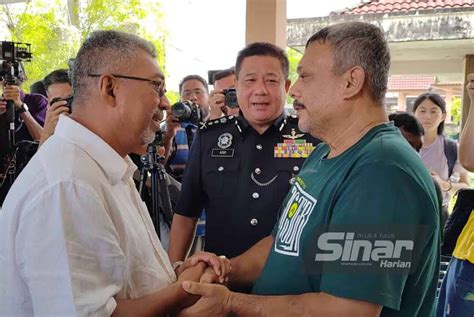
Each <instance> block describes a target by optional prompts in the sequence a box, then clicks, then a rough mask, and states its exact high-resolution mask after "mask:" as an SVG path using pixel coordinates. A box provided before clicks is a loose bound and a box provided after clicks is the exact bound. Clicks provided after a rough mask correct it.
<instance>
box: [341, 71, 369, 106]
mask: <svg viewBox="0 0 474 317" xmlns="http://www.w3.org/2000/svg"><path fill="white" fill-rule="evenodd" d="M343 78H344V93H343V97H344V98H345V99H349V98H352V97H354V96H355V95H357V94H358V93H360V92H361V90H362V88H363V87H364V83H365V71H364V69H363V68H362V67H360V66H355V67H352V68H351V69H350V70H348V71H347V72H346V73H345V74H344V75H343Z"/></svg>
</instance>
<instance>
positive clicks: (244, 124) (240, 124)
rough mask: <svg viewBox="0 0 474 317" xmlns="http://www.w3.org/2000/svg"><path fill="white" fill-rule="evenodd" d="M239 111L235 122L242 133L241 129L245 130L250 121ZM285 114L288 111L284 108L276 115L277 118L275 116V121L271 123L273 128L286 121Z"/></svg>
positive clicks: (278, 127) (286, 114)
mask: <svg viewBox="0 0 474 317" xmlns="http://www.w3.org/2000/svg"><path fill="white" fill-rule="evenodd" d="M239 113H240V115H239V116H238V117H237V120H236V123H235V124H236V125H237V127H238V128H239V131H240V133H242V132H243V131H245V130H247V128H248V127H250V123H249V122H248V121H247V119H245V117H244V115H243V113H242V111H240V112H239ZM287 116H288V111H287V110H286V109H283V111H282V113H281V114H280V116H278V118H276V119H275V121H273V123H272V125H273V126H274V127H275V128H277V129H280V127H281V125H282V124H284V123H286V121H285V120H286V117H287Z"/></svg>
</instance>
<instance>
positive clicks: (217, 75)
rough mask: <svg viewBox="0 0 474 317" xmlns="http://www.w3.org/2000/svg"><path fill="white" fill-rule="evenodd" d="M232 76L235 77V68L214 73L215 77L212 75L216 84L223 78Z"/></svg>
mask: <svg viewBox="0 0 474 317" xmlns="http://www.w3.org/2000/svg"><path fill="white" fill-rule="evenodd" d="M231 75H235V69H234V67H231V68H228V69H224V70H221V71H218V72H216V73H214V75H212V82H213V83H215V82H216V80H220V79H222V78H226V77H229V76H231Z"/></svg>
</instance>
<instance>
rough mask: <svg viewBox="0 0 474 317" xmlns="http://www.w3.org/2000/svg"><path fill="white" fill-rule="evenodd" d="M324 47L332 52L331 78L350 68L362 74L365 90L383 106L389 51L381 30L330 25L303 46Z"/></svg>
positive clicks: (353, 24)
mask: <svg viewBox="0 0 474 317" xmlns="http://www.w3.org/2000/svg"><path fill="white" fill-rule="evenodd" d="M313 42H317V43H319V44H326V43H327V44H328V45H329V46H330V47H331V49H332V52H331V53H332V57H333V62H334V64H333V69H332V72H333V73H334V74H335V75H342V74H343V73H344V72H346V71H347V70H349V69H351V68H352V67H354V66H360V67H362V68H363V69H364V72H365V83H364V85H365V87H366V88H367V90H368V92H369V94H370V96H371V97H372V99H373V100H375V101H376V102H377V103H378V104H379V105H383V101H384V99H385V92H386V91H387V85H388V71H389V69H390V50H389V48H388V44H387V41H386V39H385V36H384V33H383V31H382V30H381V29H380V28H379V27H377V26H375V25H372V24H370V23H366V22H346V23H341V24H334V25H330V26H327V27H325V28H323V29H321V30H319V31H318V32H317V33H316V34H314V35H313V36H311V38H310V39H309V40H308V42H307V43H306V48H308V46H309V45H311V44H312V43H313Z"/></svg>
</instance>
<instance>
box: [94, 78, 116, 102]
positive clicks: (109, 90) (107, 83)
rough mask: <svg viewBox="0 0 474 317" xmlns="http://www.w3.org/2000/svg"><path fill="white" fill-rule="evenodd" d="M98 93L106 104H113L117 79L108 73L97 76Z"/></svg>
mask: <svg viewBox="0 0 474 317" xmlns="http://www.w3.org/2000/svg"><path fill="white" fill-rule="evenodd" d="M98 85H99V94H100V96H101V98H102V100H104V101H105V102H106V103H107V104H108V105H112V106H115V89H116V88H117V81H116V80H115V78H114V77H112V76H110V75H102V76H100V77H99V83H98Z"/></svg>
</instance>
